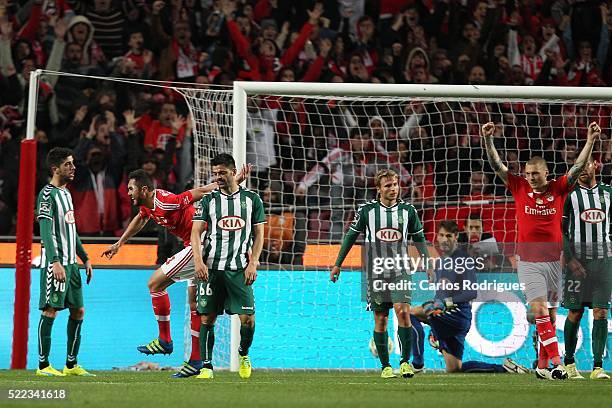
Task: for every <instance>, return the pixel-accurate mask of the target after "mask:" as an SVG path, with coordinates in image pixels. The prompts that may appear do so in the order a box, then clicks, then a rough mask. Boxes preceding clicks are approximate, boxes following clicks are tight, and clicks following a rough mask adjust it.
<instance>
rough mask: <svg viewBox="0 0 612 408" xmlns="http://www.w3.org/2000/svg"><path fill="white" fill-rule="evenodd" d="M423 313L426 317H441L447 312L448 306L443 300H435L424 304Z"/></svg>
mask: <svg viewBox="0 0 612 408" xmlns="http://www.w3.org/2000/svg"><path fill="white" fill-rule="evenodd" d="M422 307H423V312H424V313H425V316H427V317H431V316H439V315H441V314H442V313H444V312H445V311H446V305H445V304H444V301H443V300H442V299H433V300H430V301H428V302H425V303H423V305H422Z"/></svg>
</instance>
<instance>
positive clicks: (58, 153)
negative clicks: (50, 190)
mask: <svg viewBox="0 0 612 408" xmlns="http://www.w3.org/2000/svg"><path fill="white" fill-rule="evenodd" d="M72 155H73V154H72V150H70V149H67V148H65V147H54V148H53V149H51V150H49V153H47V166H49V168H50V169H51V168H52V167H59V166H61V165H62V163H63V162H65V161H66V159H67V158H68V157H70V156H72Z"/></svg>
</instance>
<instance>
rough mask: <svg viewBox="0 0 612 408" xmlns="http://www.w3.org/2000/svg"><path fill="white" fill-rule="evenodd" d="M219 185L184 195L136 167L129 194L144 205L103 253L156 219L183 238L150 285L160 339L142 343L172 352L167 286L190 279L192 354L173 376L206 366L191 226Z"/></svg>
mask: <svg viewBox="0 0 612 408" xmlns="http://www.w3.org/2000/svg"><path fill="white" fill-rule="evenodd" d="M250 168H251V167H250V165H247V166H244V167H243V168H242V170H241V172H240V174H239V175H238V176H237V181H238V183H242V182H243V181H244V180H245V179H246V177H247V175H248V173H249V172H250ZM217 188H218V185H217V183H211V184H208V185H206V186H204V187H198V188H194V189H192V190H188V191H185V192H183V193H181V194H173V193H170V192H168V191H165V190H162V189H155V188H154V187H153V182H152V180H151V178H150V177H149V176H148V175H147V174H146V172H144V171H143V170H135V171H133V172H131V173H130V174H129V175H128V195H129V196H130V198H131V200H132V204H133V205H137V206H140V211H139V212H138V215H136V216H135V217H134V219H132V221H131V222H130V224H129V225H128V227H127V228H126V230H125V231H124V233H123V235H122V236H121V237H120V238H119V240H118V241H117V242H116V243H114V244H113V245H111V246H109V247H108V248H107V249H106V250H105V251H104V252H103V253H102V255H104V256H106V257H107V258H108V259H111V258H112V257H113V256H114V255H115V254H117V252H118V251H119V248H120V247H121V246H122V245H123V244H125V243H126V242H127V241H128V240H129V239H130V238H131V237H133V236H134V235H136V234H137V233H138V232H139V231H140V230H142V228H143V227H144V226H145V225H146V224H147V222H148V221H149V219H152V220H153V221H154V222H155V223H157V224H158V225H161V226H162V227H164V228H167V229H168V231H169V232H170V233H172V234H174V235H176V236H177V237H179V238H180V239H182V240H183V243H184V245H185V248H183V249H182V250H181V251H179V252H178V253H176V254H174V255H173V256H172V257H170V258H168V260H167V261H166V262H165V263H164V264H163V265H161V266H160V267H159V268H158V269H157V270H156V271H155V272H153V274H152V275H151V277H150V278H149V282H148V287H149V291H150V293H151V302H152V304H153V312H154V314H155V318H156V320H157V324H158V327H159V335H158V338H156V339H155V340H153V341H151V342H150V343H149V344H146V345H143V346H138V347H137V349H138V351H140V352H141V353H144V354H170V353H172V351H173V343H172V337H171V335H170V299H169V297H168V293H167V292H166V289H167V288H168V287H169V286H170V285H172V284H173V283H174V282H178V281H182V280H189V284H188V290H189V306H190V309H191V326H192V327H191V334H192V337H191V339H192V349H191V357H190V359H189V361H188V362H186V363H185V364H184V365H183V367H182V368H181V370H179V371H178V372H177V373H175V374H174V375H173V377H176V378H184V377H190V376H192V375H197V374H199V372H200V369H201V366H202V360H201V358H200V346H199V330H200V317H199V316H198V315H197V313H196V307H195V284H194V283H193V277H194V263H193V252H192V250H191V245H190V239H191V225H192V219H193V215H194V214H195V207H194V206H193V203H194V202H197V201H199V200H201V199H202V197H204V195H206V194H208V193H210V192H211V191H213V190H215V189H217Z"/></svg>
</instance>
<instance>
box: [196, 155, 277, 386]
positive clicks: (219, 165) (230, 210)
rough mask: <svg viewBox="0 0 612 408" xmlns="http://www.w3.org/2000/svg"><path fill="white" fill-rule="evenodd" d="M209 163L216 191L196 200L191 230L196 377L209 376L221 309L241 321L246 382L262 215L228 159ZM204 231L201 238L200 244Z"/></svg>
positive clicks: (242, 374)
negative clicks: (199, 365) (197, 342)
mask: <svg viewBox="0 0 612 408" xmlns="http://www.w3.org/2000/svg"><path fill="white" fill-rule="evenodd" d="M210 165H211V167H212V174H213V177H214V181H215V182H217V184H218V185H219V189H218V190H214V191H213V192H212V193H210V194H208V195H206V196H204V197H203V198H202V200H200V203H199V206H198V208H197V209H196V213H195V215H194V217H193V227H192V229H191V246H192V248H193V259H194V265H195V276H196V279H197V290H196V307H197V311H198V313H199V314H200V315H201V316H202V326H201V328H200V354H201V356H202V361H203V363H204V364H203V368H202V370H201V371H200V375H198V376H197V377H196V378H206V379H209V378H213V366H212V356H213V347H214V343H215V334H214V325H215V321H216V320H217V316H218V315H220V314H223V312H224V311H225V313H227V314H237V315H238V317H239V318H240V347H239V348H238V353H239V354H240V369H239V374H240V377H242V378H249V377H250V376H251V360H250V358H249V348H250V347H251V343H252V342H253V335H254V333H255V298H254V297H253V286H251V285H252V284H253V282H255V279H256V278H257V264H258V261H259V255H261V250H262V248H263V238H264V224H265V222H266V217H265V214H264V208H263V202H262V201H261V198H259V196H258V195H257V194H256V193H254V192H252V191H250V190H248V189H245V188H243V187H240V186H239V185H238V182H237V181H236V163H235V161H234V159H233V157H232V156H230V155H229V154H220V155H218V156H216V157H215V158H213V160H212V161H211V162H210ZM206 225H207V226H208V227H207V228H206V227H205V226H206ZM204 230H206V235H205V237H204V239H203V240H202V242H201V241H200V237H201V236H202V233H203V232H204Z"/></svg>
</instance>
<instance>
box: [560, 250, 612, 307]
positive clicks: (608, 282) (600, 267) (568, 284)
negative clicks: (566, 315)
mask: <svg viewBox="0 0 612 408" xmlns="http://www.w3.org/2000/svg"><path fill="white" fill-rule="evenodd" d="M580 263H581V264H582V266H584V268H585V269H586V271H587V276H586V277H585V278H582V279H577V278H575V277H574V276H573V274H572V272H571V271H570V270H569V268H567V267H566V268H565V282H564V284H563V307H565V308H566V309H570V310H578V309H583V308H585V307H589V308H600V309H609V308H610V296H611V295H612V259H595V260H590V261H587V260H585V261H583V260H581V261H580Z"/></svg>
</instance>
